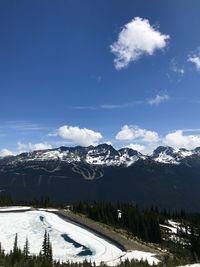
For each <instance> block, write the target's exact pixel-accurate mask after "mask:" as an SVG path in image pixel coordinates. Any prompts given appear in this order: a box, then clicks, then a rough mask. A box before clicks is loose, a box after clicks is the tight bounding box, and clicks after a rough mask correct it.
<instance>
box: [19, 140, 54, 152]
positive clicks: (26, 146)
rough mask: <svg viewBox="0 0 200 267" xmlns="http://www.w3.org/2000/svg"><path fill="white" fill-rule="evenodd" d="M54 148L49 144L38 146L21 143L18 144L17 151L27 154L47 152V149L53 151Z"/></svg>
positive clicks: (38, 144) (39, 144)
mask: <svg viewBox="0 0 200 267" xmlns="http://www.w3.org/2000/svg"><path fill="white" fill-rule="evenodd" d="M51 148H52V146H51V145H50V144H47V143H37V144H32V143H28V144H23V143H21V142H18V143H17V149H18V151H19V152H20V153H21V152H26V151H34V150H45V149H51Z"/></svg>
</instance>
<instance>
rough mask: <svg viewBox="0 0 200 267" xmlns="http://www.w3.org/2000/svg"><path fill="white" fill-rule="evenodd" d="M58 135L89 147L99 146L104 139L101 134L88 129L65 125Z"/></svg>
mask: <svg viewBox="0 0 200 267" xmlns="http://www.w3.org/2000/svg"><path fill="white" fill-rule="evenodd" d="M57 135H58V136H60V137H62V138H63V139H65V140H68V141H71V142H73V143H74V144H77V145H82V146H89V145H95V144H97V143H98V142H99V141H100V139H101V138H102V135H101V133H99V132H94V131H93V130H90V129H86V128H79V127H77V126H75V127H73V126H68V125H64V126H62V127H60V128H59V129H58V131H57Z"/></svg>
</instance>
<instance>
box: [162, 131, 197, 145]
mask: <svg viewBox="0 0 200 267" xmlns="http://www.w3.org/2000/svg"><path fill="white" fill-rule="evenodd" d="M163 142H164V144H166V145H168V146H172V147H175V148H181V147H183V148H186V149H194V148H196V147H198V146H200V135H184V132H183V131H182V130H177V131H174V132H171V133H168V134H167V135H166V136H165V138H164V140H163Z"/></svg>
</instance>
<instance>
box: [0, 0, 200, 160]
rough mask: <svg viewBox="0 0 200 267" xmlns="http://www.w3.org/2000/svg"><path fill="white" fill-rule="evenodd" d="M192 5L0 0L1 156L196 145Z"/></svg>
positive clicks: (184, 0) (195, 5)
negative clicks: (102, 146)
mask: <svg viewBox="0 0 200 267" xmlns="http://www.w3.org/2000/svg"><path fill="white" fill-rule="evenodd" d="M199 10H200V1H199V0H191V1H188V0H176V1H174V0H162V1H161V0H151V1H146V0H134V1H132V0H123V1H122V0H117V1H116V0H110V1H107V0H101V1H100V0H85V1H81V0H79V1H77V0H63V1H61V0H59V1H55V0H54V1H52V0H48V1H47V0H37V1H36V0H34V1H32V0H29V1H27V0H18V1H11V0H2V1H1V2H0V38H1V42H0V94H1V105H0V114H1V116H0V140H1V142H0V151H1V152H0V155H6V154H8V153H11V152H14V153H19V152H21V151H24V150H25V151H27V150H33V149H38V148H39V149H40V148H45V147H49V148H50V147H57V146H60V145H77V144H80V145H89V144H97V143H102V142H111V143H112V144H113V145H114V146H115V147H117V148H118V147H121V146H132V147H133V148H135V149H138V150H141V152H144V153H147V152H150V151H151V150H152V149H153V148H155V147H156V146H157V145H163V144H164V145H171V146H174V147H185V148H188V149H192V148H194V147H196V146H200V131H199V128H200V125H199V115H200V92H199V84H200V35H199V25H200V16H199Z"/></svg>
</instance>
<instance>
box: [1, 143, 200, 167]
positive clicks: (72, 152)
mask: <svg viewBox="0 0 200 267" xmlns="http://www.w3.org/2000/svg"><path fill="white" fill-rule="evenodd" d="M194 155H196V156H197V157H199V156H200V148H196V149H194V150H187V149H184V148H180V149H174V148H172V147H168V146H166V147H165V146H159V147H158V148H156V149H155V150H154V151H153V153H152V154H151V155H149V156H146V155H142V154H141V153H140V152H138V151H136V150H133V149H131V148H127V147H125V148H121V149H119V150H116V149H114V148H113V147H112V146H111V145H108V144H100V145H98V146H89V147H81V146H77V147H60V148H56V149H47V150H38V151H33V152H28V153H22V154H20V155H17V156H9V157H5V158H3V159H1V162H2V161H3V162H5V164H9V165H12V166H15V165H17V164H19V163H31V162H32V164H36V163H37V162H63V163H66V164H74V163H79V162H80V163H81V162H83V163H87V164H89V165H96V166H126V167H129V166H131V165H132V164H134V163H136V162H137V161H138V160H153V161H155V162H158V163H161V164H174V165H178V164H180V163H182V162H183V161H184V160H185V159H188V158H190V157H193V156H194Z"/></svg>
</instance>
